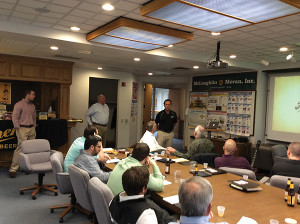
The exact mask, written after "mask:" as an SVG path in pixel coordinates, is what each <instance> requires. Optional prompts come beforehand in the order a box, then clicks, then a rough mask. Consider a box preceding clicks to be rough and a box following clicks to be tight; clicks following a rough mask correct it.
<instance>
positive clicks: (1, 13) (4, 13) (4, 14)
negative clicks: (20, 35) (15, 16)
mask: <svg viewBox="0 0 300 224" xmlns="http://www.w3.org/2000/svg"><path fill="white" fill-rule="evenodd" d="M9 14H10V11H9V10H7V9H0V15H2V16H5V20H6V18H7V17H6V16H8V15H9Z"/></svg>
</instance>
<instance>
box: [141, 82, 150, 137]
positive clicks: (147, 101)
mask: <svg viewBox="0 0 300 224" xmlns="http://www.w3.org/2000/svg"><path fill="white" fill-rule="evenodd" d="M151 104H152V85H151V84H145V88H144V111H143V134H144V132H145V130H146V124H147V122H148V121H150V120H151Z"/></svg>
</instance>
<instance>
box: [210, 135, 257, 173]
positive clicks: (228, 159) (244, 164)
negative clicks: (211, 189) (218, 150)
mask: <svg viewBox="0 0 300 224" xmlns="http://www.w3.org/2000/svg"><path fill="white" fill-rule="evenodd" d="M223 151H224V154H223V156H222V157H217V158H216V159H215V168H219V167H231V168H240V169H248V170H253V169H252V167H251V166H250V164H249V162H248V160H247V159H246V158H244V157H237V156H234V153H235V151H237V147H236V143H235V141H234V140H232V139H228V140H227V141H226V142H225V144H224V146H223Z"/></svg>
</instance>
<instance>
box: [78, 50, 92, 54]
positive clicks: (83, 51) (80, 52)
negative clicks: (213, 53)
mask: <svg viewBox="0 0 300 224" xmlns="http://www.w3.org/2000/svg"><path fill="white" fill-rule="evenodd" d="M78 53H79V54H92V52H91V51H85V50H80V51H78Z"/></svg>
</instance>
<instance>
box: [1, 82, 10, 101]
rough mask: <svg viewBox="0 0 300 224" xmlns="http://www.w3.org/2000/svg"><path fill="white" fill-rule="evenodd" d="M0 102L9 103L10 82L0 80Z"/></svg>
mask: <svg viewBox="0 0 300 224" xmlns="http://www.w3.org/2000/svg"><path fill="white" fill-rule="evenodd" d="M0 103H4V104H11V84H10V83H4V82H0Z"/></svg>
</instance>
